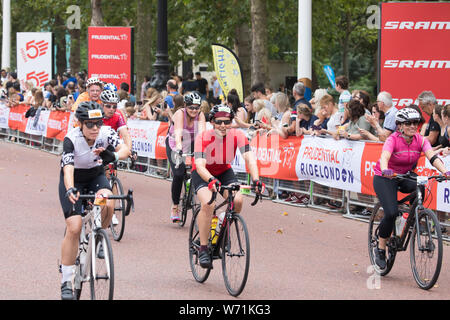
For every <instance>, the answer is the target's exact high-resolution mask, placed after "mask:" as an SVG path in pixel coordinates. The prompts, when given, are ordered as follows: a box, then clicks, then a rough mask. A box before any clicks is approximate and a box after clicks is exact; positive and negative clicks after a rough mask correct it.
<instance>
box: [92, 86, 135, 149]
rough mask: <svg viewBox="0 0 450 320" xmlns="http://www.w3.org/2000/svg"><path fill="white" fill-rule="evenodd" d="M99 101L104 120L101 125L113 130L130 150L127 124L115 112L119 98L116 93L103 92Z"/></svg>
mask: <svg viewBox="0 0 450 320" xmlns="http://www.w3.org/2000/svg"><path fill="white" fill-rule="evenodd" d="M100 100H101V101H102V102H103V111H104V112H105V118H104V119H103V123H104V124H105V125H106V126H110V127H111V128H113V129H114V130H115V131H116V132H117V133H118V134H119V135H120V136H121V137H122V139H123V141H124V143H125V144H126V145H127V147H128V148H129V149H130V150H131V147H132V145H131V137H130V134H129V132H128V127H127V123H126V121H125V119H124V117H123V115H122V113H120V112H119V111H117V104H118V103H119V96H118V95H117V92H115V91H112V90H103V91H102V93H101V94H100Z"/></svg>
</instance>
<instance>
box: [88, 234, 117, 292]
mask: <svg viewBox="0 0 450 320" xmlns="http://www.w3.org/2000/svg"><path fill="white" fill-rule="evenodd" d="M92 245H93V246H94V248H93V250H92V251H93V252H92V265H91V279H90V283H91V300H112V299H113V295H114V262H113V252H112V246H111V241H110V240H109V238H108V235H107V233H106V231H105V230H104V229H99V230H97V231H96V234H95V241H94V242H93V244H92Z"/></svg>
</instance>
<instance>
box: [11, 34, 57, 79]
mask: <svg viewBox="0 0 450 320" xmlns="http://www.w3.org/2000/svg"><path fill="white" fill-rule="evenodd" d="M17 78H18V79H19V80H20V82H21V83H24V82H31V83H32V85H33V86H35V87H38V88H42V87H43V86H44V84H45V83H46V82H47V81H49V80H50V79H51V78H52V33H51V32H17Z"/></svg>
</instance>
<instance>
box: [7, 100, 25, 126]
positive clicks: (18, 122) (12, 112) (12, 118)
mask: <svg viewBox="0 0 450 320" xmlns="http://www.w3.org/2000/svg"><path fill="white" fill-rule="evenodd" d="M28 109H29V106H27V105H24V104H20V105H18V106H16V107H12V108H10V109H9V115H8V127H9V128H10V129H11V130H19V131H21V132H25V128H26V126H27V121H26V120H27V119H26V118H25V113H26V112H27V110H28Z"/></svg>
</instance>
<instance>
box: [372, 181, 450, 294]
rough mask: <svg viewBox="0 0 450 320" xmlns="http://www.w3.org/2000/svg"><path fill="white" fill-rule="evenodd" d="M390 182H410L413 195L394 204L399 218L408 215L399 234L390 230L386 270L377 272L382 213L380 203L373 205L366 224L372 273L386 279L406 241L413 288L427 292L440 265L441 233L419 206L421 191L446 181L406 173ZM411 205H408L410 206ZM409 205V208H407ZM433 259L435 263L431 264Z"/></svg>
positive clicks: (434, 219)
mask: <svg viewBox="0 0 450 320" xmlns="http://www.w3.org/2000/svg"><path fill="white" fill-rule="evenodd" d="M393 179H410V180H413V181H415V182H416V184H417V188H416V190H415V191H413V192H412V193H410V194H409V195H407V196H405V197H404V198H402V199H400V200H398V207H399V208H398V212H399V216H400V215H402V214H403V213H405V212H407V213H408V218H407V220H406V223H405V227H404V228H403V232H402V233H401V234H397V230H396V228H395V226H394V228H393V229H394V230H393V233H392V235H391V237H390V238H389V240H388V241H387V252H386V257H387V258H386V268H385V269H380V268H379V267H378V266H377V264H376V263H375V252H374V250H376V249H377V247H378V229H379V224H380V221H381V220H382V219H383V216H384V211H383V208H382V207H381V204H380V203H377V204H376V205H375V208H374V210H373V213H372V215H371V217H370V220H369V239H368V240H369V241H368V249H369V257H370V262H371V263H372V266H373V267H374V269H375V271H376V272H377V273H378V274H380V275H381V276H386V275H387V274H388V273H389V272H390V271H391V269H392V267H393V265H394V262H395V257H396V254H397V252H399V251H406V250H407V247H408V244H409V241H410V240H411V247H410V264H411V269H412V273H413V277H414V280H415V281H416V283H417V285H418V286H419V287H420V288H422V289H424V290H428V289H430V288H432V287H433V286H434V284H435V283H436V281H437V279H438V277H439V273H440V270H441V265H442V254H443V244H442V232H441V227H440V224H439V220H438V218H437V217H436V215H435V213H434V212H433V211H432V210H430V209H428V208H425V207H424V206H423V202H424V198H425V187H426V184H427V182H428V181H431V180H433V179H434V180H436V181H437V182H442V181H444V180H448V178H446V177H444V176H430V177H421V176H413V175H411V174H410V173H407V174H397V175H395V176H394V178H393ZM411 202H412V205H411ZM407 203H409V205H408V204H407ZM433 259H435V260H436V261H435V262H434V263H433Z"/></svg>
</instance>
